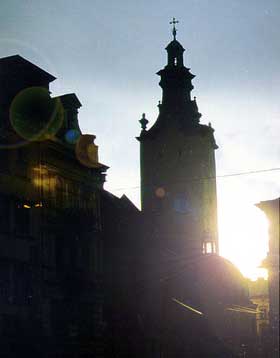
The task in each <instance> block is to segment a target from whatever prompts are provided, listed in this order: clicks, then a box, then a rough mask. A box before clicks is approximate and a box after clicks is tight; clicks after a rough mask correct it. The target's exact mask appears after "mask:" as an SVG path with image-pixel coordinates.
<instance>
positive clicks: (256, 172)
mask: <svg viewBox="0 0 280 358" xmlns="http://www.w3.org/2000/svg"><path fill="white" fill-rule="evenodd" d="M274 171H280V167H274V168H269V169H257V170H248V171H241V172H235V173H230V174H222V175H216V176H209V177H194V178H186V179H184V180H180V181H176V182H173V183H174V184H178V183H182V182H184V181H186V182H189V181H201V180H214V179H222V178H230V177H237V176H243V175H252V174H261V173H269V172H274ZM145 187H146V188H147V187H148V186H144V188H145ZM139 188H140V185H137V186H132V187H121V188H112V189H110V190H112V191H121V190H133V189H139Z"/></svg>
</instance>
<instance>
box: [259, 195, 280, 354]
mask: <svg viewBox="0 0 280 358" xmlns="http://www.w3.org/2000/svg"><path fill="white" fill-rule="evenodd" d="M256 206H257V207H258V208H259V209H261V210H262V211H263V212H264V213H265V215H266V217H267V218H268V220H269V224H270V225H269V252H268V254H267V257H266V259H265V260H264V262H263V267H265V268H267V270H268V288H269V324H270V335H271V341H270V345H271V346H270V347H271V352H270V354H271V357H273V358H277V357H279V235H280V221H279V220H280V198H277V199H274V200H267V201H261V202H260V203H258V204H256Z"/></svg>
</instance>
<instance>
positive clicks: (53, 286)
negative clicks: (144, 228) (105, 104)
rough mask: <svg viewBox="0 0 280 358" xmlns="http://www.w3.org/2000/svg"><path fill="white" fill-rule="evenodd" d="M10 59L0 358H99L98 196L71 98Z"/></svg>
mask: <svg viewBox="0 0 280 358" xmlns="http://www.w3.org/2000/svg"><path fill="white" fill-rule="evenodd" d="M54 80H55V77H53V76H52V75H50V74H48V73H47V72H45V71H44V70H42V69H41V68H39V67H37V66H36V65H34V64H32V63H30V62H29V61H27V60H26V59H24V58H22V57H21V56H19V55H16V56H10V57H6V58H2V59H0V92H1V99H0V101H1V106H0V108H1V113H0V117H1V118H0V123H1V129H0V137H1V141H0V147H1V149H0V163H1V165H0V171H1V175H0V222H1V223H0V231H1V232H0V245H1V249H0V280H1V293H0V300H1V303H0V326H1V343H0V351H1V357H19V356H28V357H33V356H34V357H38V356H40V357H64V356H67V357H77V356H78V355H77V354H78V353H77V352H79V354H86V353H87V352H90V353H91V354H93V353H94V354H95V356H96V357H99V356H102V354H103V353H102V350H103V343H102V337H100V335H101V332H102V327H103V318H102V308H103V284H102V257H101V255H102V232H101V214H100V189H101V188H102V187H103V183H104V180H105V172H106V169H107V167H106V166H105V165H102V164H100V163H99V162H98V151H97V150H98V148H97V146H96V145H95V144H94V138H95V137H94V136H90V135H82V133H81V131H80V129H79V123H78V116H77V115H78V109H79V107H81V103H80V102H79V100H78V98H77V97H76V95H75V94H66V95H63V96H60V97H55V98H52V97H50V92H49V84H50V83H51V82H52V81H54Z"/></svg>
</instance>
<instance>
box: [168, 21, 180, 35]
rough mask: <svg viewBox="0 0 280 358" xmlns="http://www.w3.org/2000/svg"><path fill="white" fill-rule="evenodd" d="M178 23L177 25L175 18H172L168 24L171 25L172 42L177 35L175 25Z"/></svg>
mask: <svg viewBox="0 0 280 358" xmlns="http://www.w3.org/2000/svg"><path fill="white" fill-rule="evenodd" d="M178 23H179V21H178V20H175V17H173V19H172V21H170V22H169V24H170V25H173V30H172V34H173V39H174V40H176V35H177V29H176V27H175V25H176V24H178Z"/></svg>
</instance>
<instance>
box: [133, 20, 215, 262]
mask: <svg viewBox="0 0 280 358" xmlns="http://www.w3.org/2000/svg"><path fill="white" fill-rule="evenodd" d="M171 23H172V24H173V40H172V41H171V42H170V43H169V44H168V45H167V47H166V51H167V65H166V66H165V67H164V69H162V70H160V71H159V72H158V73H157V74H158V75H159V76H160V82H159V85H160V87H161V88H162V101H161V102H159V105H158V108H159V115H158V118H157V120H156V122H155V123H154V124H153V126H151V128H149V129H147V124H148V120H147V119H146V118H145V114H143V116H142V118H141V119H140V121H139V122H140V124H141V127H142V131H141V133H140V136H139V137H138V138H137V139H138V140H139V142H140V162H141V164H140V165H141V203H142V210H143V214H144V215H145V216H146V218H147V221H148V222H150V225H151V228H152V229H151V230H152V232H153V233H154V236H155V237H158V239H159V240H161V242H162V244H163V243H164V245H165V246H166V247H169V248H170V249H172V250H175V251H176V249H178V250H182V249H183V250H184V253H185V255H195V254H200V253H201V254H213V253H218V234H217V197H216V169H215V149H217V148H218V147H217V145H216V143H215V139H214V135H213V133H214V129H213V128H212V127H211V125H210V124H209V125H208V126H207V125H202V124H200V123H199V120H200V117H201V114H200V113H199V111H198V106H197V103H196V98H195V97H194V98H192V96H191V91H192V89H193V85H192V80H193V78H194V77H195V76H194V75H193V74H192V73H191V72H190V69H189V68H187V67H185V66H184V57H183V54H184V51H185V49H184V48H183V46H182V45H181V44H180V43H179V42H178V41H177V39H176V32H177V30H176V28H175V24H176V23H177V21H175V19H173V21H172V22H171Z"/></svg>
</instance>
